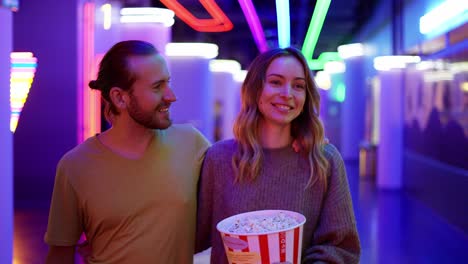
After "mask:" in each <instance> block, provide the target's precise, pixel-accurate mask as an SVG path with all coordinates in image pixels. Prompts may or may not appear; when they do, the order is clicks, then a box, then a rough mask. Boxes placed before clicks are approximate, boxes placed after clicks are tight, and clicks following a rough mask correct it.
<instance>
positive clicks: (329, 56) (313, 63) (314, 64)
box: [307, 52, 342, 71]
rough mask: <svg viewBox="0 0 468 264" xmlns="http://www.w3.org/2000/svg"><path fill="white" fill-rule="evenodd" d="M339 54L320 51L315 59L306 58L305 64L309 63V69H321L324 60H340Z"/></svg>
mask: <svg viewBox="0 0 468 264" xmlns="http://www.w3.org/2000/svg"><path fill="white" fill-rule="evenodd" d="M341 60H342V59H341V57H340V54H338V52H322V53H321V54H320V56H318V58H317V59H316V60H307V64H309V68H310V69H311V70H314V71H317V70H323V67H324V65H325V63H326V62H329V61H341Z"/></svg>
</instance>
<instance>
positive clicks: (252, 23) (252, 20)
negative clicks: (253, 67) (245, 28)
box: [239, 0, 268, 52]
mask: <svg viewBox="0 0 468 264" xmlns="http://www.w3.org/2000/svg"><path fill="white" fill-rule="evenodd" d="M239 4H240V6H241V8H242V12H244V16H245V19H247V23H248V24H249V27H250V31H251V32H252V36H253V38H254V40H255V43H256V44H257V48H258V50H259V51H260V52H264V51H267V50H268V45H267V42H266V39H265V33H264V32H263V28H262V24H261V23H260V20H259V19H258V15H257V12H255V7H254V5H253V4H252V0H239Z"/></svg>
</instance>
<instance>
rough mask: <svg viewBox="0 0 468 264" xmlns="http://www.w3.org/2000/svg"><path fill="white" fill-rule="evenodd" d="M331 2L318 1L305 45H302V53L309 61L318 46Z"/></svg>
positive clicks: (329, 0) (328, 0)
mask: <svg viewBox="0 0 468 264" xmlns="http://www.w3.org/2000/svg"><path fill="white" fill-rule="evenodd" d="M330 2H331V0H317V2H316V4H315V9H314V13H313V15H312V18H311V19H310V24H309V29H308V30H307V34H306V37H305V39H304V44H303V45H302V53H303V54H304V56H305V57H306V58H307V59H312V57H313V55H314V50H315V46H316V45H317V41H318V37H319V35H320V31H322V26H323V22H324V21H325V17H326V16H327V12H328V8H329V7H330Z"/></svg>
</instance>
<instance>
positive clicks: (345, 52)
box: [338, 43, 364, 59]
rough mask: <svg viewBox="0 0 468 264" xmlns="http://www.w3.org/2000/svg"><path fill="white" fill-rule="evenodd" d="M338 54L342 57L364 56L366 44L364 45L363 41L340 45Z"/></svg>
mask: <svg viewBox="0 0 468 264" xmlns="http://www.w3.org/2000/svg"><path fill="white" fill-rule="evenodd" d="M338 54H340V57H341V58H342V59H348V58H352V57H359V56H363V55H364V45H362V44H361V43H353V44H347V45H341V46H338Z"/></svg>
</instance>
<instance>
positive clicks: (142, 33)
mask: <svg viewBox="0 0 468 264" xmlns="http://www.w3.org/2000/svg"><path fill="white" fill-rule="evenodd" d="M173 24H174V11H172V10H169V9H165V8H149V7H135V8H122V9H121V10H120V39H119V40H120V41H122V40H135V39H138V40H144V41H147V42H149V43H151V44H153V45H154V46H155V47H156V48H157V49H158V50H159V51H160V52H161V53H163V52H164V49H165V46H166V44H167V43H169V42H170V41H171V34H172V31H171V27H172V25H173Z"/></svg>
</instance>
